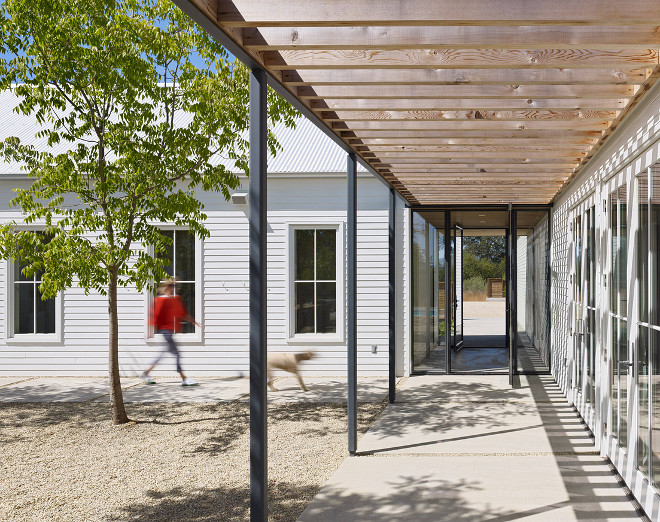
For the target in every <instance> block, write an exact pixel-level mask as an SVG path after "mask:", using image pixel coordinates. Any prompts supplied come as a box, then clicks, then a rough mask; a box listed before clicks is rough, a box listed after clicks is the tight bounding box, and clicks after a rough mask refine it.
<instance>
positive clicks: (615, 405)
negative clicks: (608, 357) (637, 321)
mask: <svg viewBox="0 0 660 522" xmlns="http://www.w3.org/2000/svg"><path fill="white" fill-rule="evenodd" d="M618 419H619V329H618V319H617V318H616V317H612V435H613V436H614V437H618V436H619V432H618V427H619V420H618Z"/></svg>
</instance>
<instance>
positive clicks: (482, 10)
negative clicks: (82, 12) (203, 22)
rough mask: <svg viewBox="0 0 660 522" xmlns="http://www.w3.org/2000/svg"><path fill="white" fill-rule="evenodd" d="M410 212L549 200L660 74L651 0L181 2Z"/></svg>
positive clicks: (655, 2) (659, 26)
mask: <svg viewBox="0 0 660 522" xmlns="http://www.w3.org/2000/svg"><path fill="white" fill-rule="evenodd" d="M188 1H189V3H191V4H193V5H195V6H196V7H197V8H198V9H199V10H201V11H202V12H203V13H204V14H205V15H206V16H207V17H208V18H209V19H210V20H211V21H212V22H213V23H215V24H216V25H217V26H218V27H220V29H221V30H222V31H224V32H225V33H226V34H227V35H228V36H230V37H231V38H232V39H233V40H234V41H235V42H236V43H237V44H238V45H239V46H240V47H242V48H243V49H244V50H245V51H247V52H248V53H249V54H250V55H251V56H252V57H253V58H254V59H255V60H256V62H258V63H259V64H261V65H263V67H264V68H265V69H267V70H268V71H269V72H270V73H271V74H272V75H273V76H274V77H275V78H277V79H278V80H279V81H280V82H281V83H282V84H283V85H284V86H285V87H286V88H288V89H289V90H290V91H291V92H292V93H293V94H294V95H295V96H296V97H297V98H298V99H299V100H301V101H302V102H303V103H304V104H305V105H307V106H308V107H309V108H310V109H312V110H313V111H315V112H316V113H317V114H318V115H319V117H320V118H321V119H322V120H323V121H324V122H325V123H326V125H327V126H328V127H329V128H331V129H332V130H333V132H335V133H336V134H337V135H338V136H340V137H341V138H342V139H343V140H344V141H345V142H346V143H347V144H349V145H350V146H351V147H352V148H353V149H354V150H355V151H356V152H357V153H358V154H359V155H361V156H362V157H363V158H364V159H365V160H367V161H368V162H369V163H370V164H371V165H372V166H373V168H374V169H375V170H377V171H378V172H380V173H381V174H382V176H383V177H384V178H385V179H387V180H388V181H389V182H390V183H392V185H394V186H395V187H396V188H397V190H399V192H401V194H403V195H404V196H405V197H406V198H407V199H408V200H409V201H410V202H411V203H414V204H446V203H483V204H488V203H502V202H506V203H508V202H513V203H530V204H533V203H549V202H551V201H552V200H553V198H554V197H555V196H556V194H557V193H558V191H559V190H560V189H561V188H562V187H563V186H564V185H565V184H566V183H567V182H568V181H569V180H570V179H571V178H572V176H574V175H575V174H576V173H577V171H579V170H580V169H581V168H582V167H583V166H584V164H585V163H586V161H587V160H588V159H589V158H590V157H591V156H592V155H593V153H594V152H595V151H596V150H597V149H598V148H599V147H600V146H601V145H602V143H603V142H604V140H605V139H607V137H608V136H609V135H610V133H611V132H612V131H613V130H614V128H616V126H617V125H618V124H619V122H620V121H621V120H622V118H623V117H624V116H625V114H627V112H628V111H629V110H630V108H631V107H632V106H633V105H634V104H636V103H637V101H639V99H640V98H641V96H643V94H644V93H645V92H646V91H647V90H648V89H649V88H650V86H651V85H652V83H653V82H655V81H656V79H657V78H658V76H660V67H659V66H658V65H659V63H660V62H659V56H660V0H627V1H622V0H580V1H578V2H576V1H574V0H570V1H569V0H552V1H549V0H526V1H522V0H520V1H515V0H491V1H488V2H486V1H483V0H451V1H450V0H408V1H404V0H398V1H396V0H387V1H384V0H333V1H327V0H276V1H272V2H267V1H264V0H234V1H228V0H188Z"/></svg>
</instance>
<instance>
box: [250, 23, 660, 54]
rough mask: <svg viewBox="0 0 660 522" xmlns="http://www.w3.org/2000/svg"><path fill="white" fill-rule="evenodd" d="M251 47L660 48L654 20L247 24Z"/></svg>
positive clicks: (349, 48)
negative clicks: (551, 23) (572, 23)
mask: <svg viewBox="0 0 660 522" xmlns="http://www.w3.org/2000/svg"><path fill="white" fill-rule="evenodd" d="M243 45H244V46H245V48H246V49H250V50H254V51H270V50H292V49H297V50H319V49H327V50H354V49H355V50H361V49H400V48H402V47H403V48H407V49H427V48H429V47H433V48H435V49H475V48H477V49H479V48H481V49H516V48H520V47H522V48H529V49H547V48H553V49H580V48H590V47H597V48H599V49H621V48H626V47H637V48H644V47H646V48H654V47H660V33H658V28H657V25H654V24H652V23H649V24H648V25H641V24H640V25H635V26H626V25H617V26H607V27H605V26H602V25H601V26H570V25H569V26H566V25H559V26H478V25H472V26H469V25H460V26H445V27H442V26H440V27H438V26H420V25H415V26H387V25H385V26H374V25H356V26H352V27H305V26H294V27H283V26H280V27H260V28H259V29H256V28H246V29H245V30H244V32H243Z"/></svg>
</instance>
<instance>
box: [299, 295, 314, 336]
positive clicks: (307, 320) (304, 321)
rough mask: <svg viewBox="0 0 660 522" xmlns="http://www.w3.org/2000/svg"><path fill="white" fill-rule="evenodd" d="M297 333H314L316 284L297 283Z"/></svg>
mask: <svg viewBox="0 0 660 522" xmlns="http://www.w3.org/2000/svg"><path fill="white" fill-rule="evenodd" d="M295 286H296V301H295V302H296V333H314V283H296V285H295Z"/></svg>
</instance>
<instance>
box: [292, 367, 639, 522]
mask: <svg viewBox="0 0 660 522" xmlns="http://www.w3.org/2000/svg"><path fill="white" fill-rule="evenodd" d="M358 450H359V454H358V456H356V457H349V458H347V459H346V460H345V461H344V462H343V463H342V464H341V466H340V467H339V469H338V470H337V471H336V472H335V474H334V475H333V476H332V477H331V479H330V480H329V481H328V483H327V484H326V485H325V486H324V487H323V489H322V490H321V491H320V492H319V494H318V495H317V497H316V498H315V499H314V500H313V501H312V503H311V504H310V505H309V506H308V507H307V509H306V510H305V512H304V513H303V514H302V516H301V517H300V519H299V520H300V521H314V522H319V521H334V522H336V521H349V520H350V521H354V520H360V521H363V520H370V521H383V522H384V521H393V520H401V521H403V520H406V521H408V520H415V521H426V520H428V521H441V520H446V521H454V522H456V521H475V520H476V521H478V520H484V521H485V520H489V521H498V522H504V521H512V520H547V521H562V522H563V521H573V520H593V521H596V520H597V521H603V520H622V521H630V520H640V516H639V515H638V514H637V512H636V511H635V509H634V507H633V505H632V503H631V502H630V500H628V498H627V497H626V495H625V493H624V491H623V490H622V488H621V487H620V485H619V484H618V483H617V480H616V477H615V476H614V475H613V473H612V471H611V470H610V468H609V467H608V464H607V463H606V461H604V460H603V459H602V458H601V457H600V456H599V455H598V453H597V452H596V451H595V450H594V446H593V442H592V440H591V439H590V438H589V432H588V430H587V429H586V427H585V425H584V424H582V423H581V421H580V419H579V418H578V417H577V415H576V413H575V412H574V410H573V408H572V407H571V406H570V405H569V404H568V403H567V402H566V400H565V399H564V397H563V395H562V394H561V391H560V390H559V388H558V387H557V386H556V384H555V383H554V381H553V380H552V378H551V377H550V376H529V377H524V376H523V377H521V383H520V386H519V387H518V388H517V389H511V388H510V387H509V386H508V377H507V376H495V375H493V376H483V375H481V376H472V375H464V376H433V377H431V376H427V377H412V378H410V379H408V380H407V381H406V382H405V383H404V384H403V385H402V387H401V389H400V391H399V392H398V396H397V403H396V404H393V405H388V406H387V408H386V409H385V410H384V412H383V414H382V415H381V417H380V418H379V419H378V421H377V422H376V423H375V424H374V426H373V427H372V428H371V429H370V430H369V431H368V432H367V434H366V435H365V436H364V437H363V438H362V439H361V440H360V441H359V443H358Z"/></svg>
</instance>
